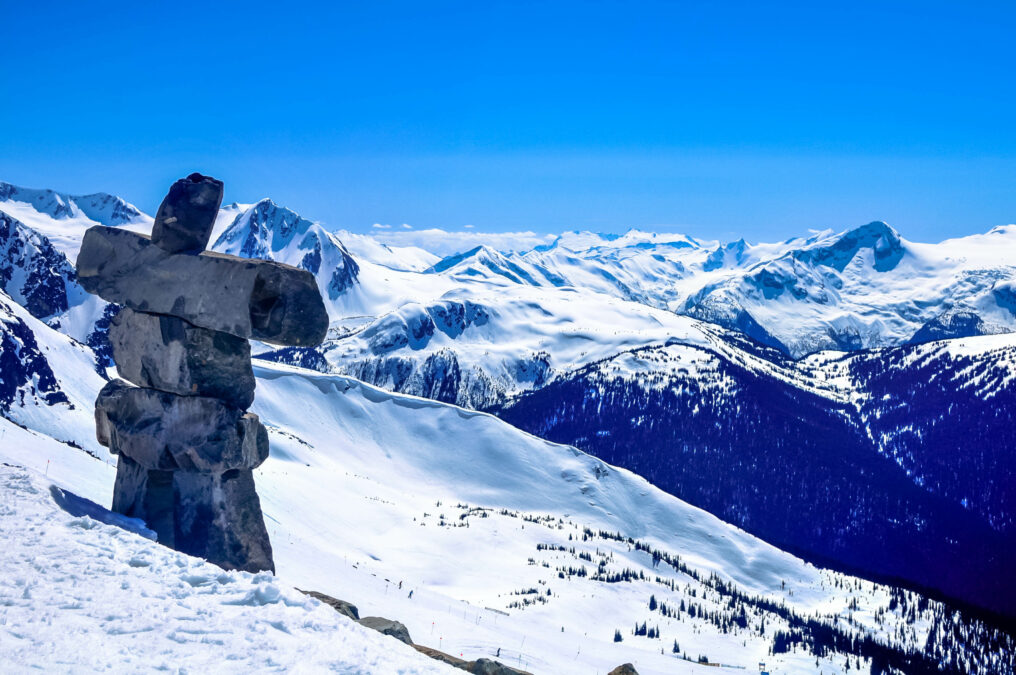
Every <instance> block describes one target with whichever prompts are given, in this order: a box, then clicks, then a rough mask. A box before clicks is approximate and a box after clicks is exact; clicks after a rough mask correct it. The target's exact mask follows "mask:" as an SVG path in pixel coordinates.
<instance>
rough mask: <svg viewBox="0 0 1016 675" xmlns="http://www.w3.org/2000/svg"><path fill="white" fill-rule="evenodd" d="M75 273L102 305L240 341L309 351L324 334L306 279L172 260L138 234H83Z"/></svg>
mask: <svg viewBox="0 0 1016 675" xmlns="http://www.w3.org/2000/svg"><path fill="white" fill-rule="evenodd" d="M77 271H78V280H79V282H80V283H81V286H82V287H83V288H84V289H85V290H86V291H88V292H89V293H94V294H96V295H98V296H100V297H101V298H103V299H104V300H106V301H108V302H115V303H119V304H122V305H126V306H127V307H130V308H131V309H134V310H137V311H140V312H151V313H155V314H169V315H171V316H175V317H178V318H180V319H183V320H185V321H187V322H189V323H192V324H194V325H195V326H200V327H201V328H207V329H209V330H216V331H221V332H224V333H230V334H231V335H236V336H238V337H241V338H255V339H258V340H262V341H264V342H270V343H273V344H281V345H295V346H314V345H317V344H320V343H321V341H322V340H324V338H325V334H326V333H327V331H328V314H327V312H326V311H325V306H324V301H323V300H322V298H321V293H320V291H318V288H317V284H316V282H315V281H314V276H313V275H311V274H310V272H307V271H305V270H301V269H297V268H295V267H290V266H289V265H283V264H281V263H276V262H272V261H267V260H247V259H244V258H237V257H234V256H228V255H223V254H219V253H208V252H205V253H201V254H199V255H174V254H171V253H168V252H166V251H165V250H163V249H161V248H160V247H158V246H155V245H153V243H152V240H151V239H150V238H148V237H146V236H144V235H142V234H137V233H135V232H130V231H128V230H120V229H116V228H111V227H104V226H101V225H97V226H94V227H91V228H89V229H88V230H87V231H86V232H85V236H84V239H83V240H82V243H81V252H80V253H79V254H78V266H77Z"/></svg>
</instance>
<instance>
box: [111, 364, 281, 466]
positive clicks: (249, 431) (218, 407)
mask: <svg viewBox="0 0 1016 675" xmlns="http://www.w3.org/2000/svg"><path fill="white" fill-rule="evenodd" d="M95 406H96V419H97V421H98V422H99V423H98V424H97V436H98V439H99V441H100V442H102V441H103V440H106V441H108V443H109V448H110V450H111V451H112V452H114V453H116V454H120V455H127V456H128V457H130V458H131V459H132V460H133V461H134V462H136V463H138V464H139V465H141V466H142V467H144V468H145V469H157V470H164V471H186V472H196V471H199V472H222V471H226V470H228V469H253V468H254V467H257V466H259V465H260V464H261V463H262V462H264V461H265V460H266V459H267V458H268V432H267V430H266V429H265V428H264V426H263V425H262V424H261V423H260V422H259V421H258V417H257V415H255V414H253V413H244V412H243V411H242V410H239V409H238V408H234V407H233V406H230V405H227V404H226V403H223V402H222V401H220V400H218V399H214V398H208V397H205V396H178V395H176V394H167V393H165V392H160V391H156V390H154V389H142V388H139V387H132V386H130V385H129V384H127V383H126V382H124V381H123V380H114V381H112V382H110V383H108V384H107V385H106V386H105V387H103V388H102V391H100V392H99V397H98V399H97V400H96V402H95Z"/></svg>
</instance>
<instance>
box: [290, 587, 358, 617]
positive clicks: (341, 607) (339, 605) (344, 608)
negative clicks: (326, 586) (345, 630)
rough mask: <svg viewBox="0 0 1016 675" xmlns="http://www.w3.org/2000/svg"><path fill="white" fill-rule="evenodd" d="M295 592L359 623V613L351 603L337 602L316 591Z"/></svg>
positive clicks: (337, 600)
mask: <svg viewBox="0 0 1016 675" xmlns="http://www.w3.org/2000/svg"><path fill="white" fill-rule="evenodd" d="M297 590H298V591H300V592H301V593H303V594H304V595H309V596H310V597H312V598H314V599H315V600H320V601H321V602H323V603H325V604H326V605H328V606H329V607H331V608H332V609H334V610H335V611H336V612H338V613H339V614H342V615H343V616H347V617H349V618H350V619H352V620H353V621H359V620H360V611H359V610H358V609H357V608H356V605H354V604H353V603H351V602H346V601H345V600H339V599H338V598H333V597H332V596H330V595H325V594H324V593H318V592H317V591H303V590H300V589H297Z"/></svg>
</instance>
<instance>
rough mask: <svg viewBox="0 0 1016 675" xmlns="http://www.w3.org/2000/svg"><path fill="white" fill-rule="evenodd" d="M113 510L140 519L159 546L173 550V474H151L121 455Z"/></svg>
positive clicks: (114, 487) (158, 472) (170, 472)
mask: <svg viewBox="0 0 1016 675" xmlns="http://www.w3.org/2000/svg"><path fill="white" fill-rule="evenodd" d="M113 510H114V511H116V512H117V513H122V514H124V515H127V516H130V517H131V518H140V519H141V520H143V521H145V524H146V525H147V526H148V527H149V529H151V530H154V531H155V533H156V534H157V535H158V540H159V543H161V544H164V545H166V546H169V547H170V548H173V543H174V539H175V534H176V532H175V527H174V520H173V511H174V508H173V472H172V471H158V470H155V471H152V470H149V469H146V468H144V467H143V466H141V465H140V464H138V463H137V462H135V461H134V460H132V459H131V458H130V457H127V456H126V455H120V457H119V458H118V459H117V463H116V482H115V483H114V484H113Z"/></svg>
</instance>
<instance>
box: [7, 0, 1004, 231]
mask: <svg viewBox="0 0 1016 675" xmlns="http://www.w3.org/2000/svg"><path fill="white" fill-rule="evenodd" d="M0 3H2V6H0V17H2V21H0V24H2V25H0V31H2V33H0V34H2V41H0V44H2V45H3V46H2V49H3V62H4V67H3V75H2V76H0V180H7V181H10V182H13V183H16V184H21V185H28V186H33V187H53V188H56V189H60V190H64V191H68V192H74V193H84V192H92V191H109V192H115V193H117V194H120V195H123V196H124V197H126V198H127V199H129V200H130V201H133V202H134V203H136V204H138V205H139V206H140V207H142V208H144V209H145V210H147V211H149V212H153V211H154V210H155V208H156V207H157V205H158V202H159V200H160V198H161V196H162V194H163V193H164V192H165V189H166V188H167V186H168V184H169V183H170V182H171V181H172V180H173V179H175V178H177V177H179V176H181V175H185V174H187V173H189V172H191V171H193V170H200V171H203V172H206V173H210V174H212V175H215V176H217V177H218V178H221V179H223V180H224V181H225V183H226V190H227V193H226V199H227V201H234V200H237V201H253V200H255V199H258V198H260V197H263V196H270V197H272V198H273V199H275V200H276V201H277V202H279V203H282V204H285V205H287V206H290V207H291V208H294V209H296V210H297V211H300V212H301V213H302V214H304V215H306V216H309V217H311V218H314V219H318V220H323V221H324V222H326V223H327V224H328V225H330V226H333V227H336V228H338V227H344V228H347V229H353V230H358V231H366V230H368V229H369V228H370V225H371V224H372V223H375V222H380V223H392V224H396V225H398V224H401V223H409V224H411V225H413V226H414V227H416V228H424V227H432V226H440V227H444V228H448V229H459V228H461V227H463V226H464V225H465V224H472V225H474V226H475V228H476V229H477V230H480V231H482V230H489V231H494V230H518V229H533V230H536V231H538V232H546V231H560V230H562V229H575V228H588V229H597V230H603V231H617V230H624V229H627V228H628V227H640V228H656V229H661V230H674V229H677V230H682V231H687V232H689V233H691V234H693V235H698V236H702V237H708V238H721V239H727V238H733V237H735V236H742V235H743V236H745V237H747V238H749V239H753V240H766V239H777V238H785V237H788V236H791V235H796V234H800V233H801V232H803V231H804V230H806V229H807V228H812V227H815V228H825V227H832V228H842V227H848V226H853V225H856V224H860V223H863V222H867V221H869V220H873V219H883V220H887V221H889V222H890V223H892V224H893V225H895V226H896V227H897V228H899V229H900V230H901V231H903V233H904V235H905V236H908V237H909V238H911V239H917V240H936V239H941V238H944V237H946V236H951V235H957V234H965V233H969V232H975V231H984V230H987V229H988V228H990V227H992V226H994V225H998V224H1002V223H1011V222H1014V221H1016V49H1014V47H1013V44H1014V36H1016V3H1013V2H1004V3H1002V2H1000V3H996V4H984V3H956V2H951V3H936V2H914V3H871V4H867V3H863V2H851V3H842V4H838V5H835V6H833V5H832V4H831V3H816V2H808V3H800V4H796V3H788V4H784V3H780V4H775V3H766V2H751V3H747V2H746V3H723V2H702V3H681V2H673V3H648V2H645V3H620V2H618V3H614V2H576V3H570V2H558V3H524V2H514V3H498V2H464V3H454V4H449V3H440V2H438V3H434V2H419V3H405V4H403V3H388V2H363V3H355V4H354V3H324V2H322V3H306V4H305V3H298V2H278V1H277V0H276V1H274V2H271V3H265V4H260V3H256V2H250V3H237V4H235V5H231V6H230V5H227V4H219V3H175V4H173V5H171V6H172V7H176V9H171V8H170V5H168V4H167V6H164V7H159V6H158V5H161V4H164V3H148V2H129V3H122V4H121V3H107V2H96V3H83V2H82V3H78V2H65V3H57V4H52V3H47V2H35V1H33V2H24V1H17V0H0Z"/></svg>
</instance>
